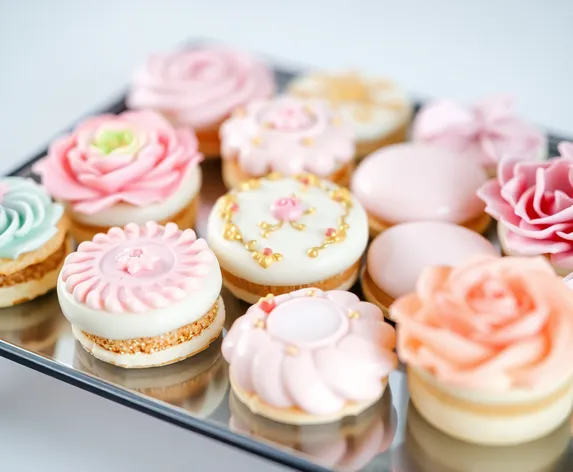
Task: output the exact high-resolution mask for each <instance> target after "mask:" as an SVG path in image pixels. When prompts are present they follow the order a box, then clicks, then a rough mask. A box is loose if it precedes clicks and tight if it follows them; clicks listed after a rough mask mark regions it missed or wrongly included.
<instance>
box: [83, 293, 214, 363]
mask: <svg viewBox="0 0 573 472" xmlns="http://www.w3.org/2000/svg"><path fill="white" fill-rule="evenodd" d="M218 311H219V305H218V303H215V304H214V305H213V306H212V307H211V309H210V310H209V311H208V312H207V313H206V314H205V315H203V317H202V318H200V319H198V320H197V321H195V322H194V323H191V324H188V325H185V326H182V327H181V328H179V329H176V330H174V331H170V332H168V333H165V334H162V335H160V336H155V337H152V338H134V339H125V340H114V339H107V338H102V337H100V336H96V335H94V334H90V333H86V332H85V331H82V333H83V334H84V336H85V337H87V338H88V339H89V340H90V341H92V342H94V343H95V344H97V345H98V346H99V347H101V348H103V349H105V350H106V351H110V352H115V353H116V354H137V353H143V354H151V353H153V352H159V351H163V350H165V349H168V348H170V347H173V346H177V345H179V344H183V343H184V342H187V341H190V340H191V339H192V338H193V337H195V336H198V335H199V334H201V333H202V332H203V330H205V329H206V328H207V327H208V326H209V325H210V324H211V323H212V322H213V320H214V319H215V317H216V316H217V312H218Z"/></svg>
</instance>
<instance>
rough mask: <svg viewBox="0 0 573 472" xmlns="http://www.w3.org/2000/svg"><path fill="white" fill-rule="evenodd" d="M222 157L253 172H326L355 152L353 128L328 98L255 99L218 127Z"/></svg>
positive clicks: (322, 173)
mask: <svg viewBox="0 0 573 472" xmlns="http://www.w3.org/2000/svg"><path fill="white" fill-rule="evenodd" d="M220 135H221V149H222V157H223V158H226V159H229V158H233V159H237V161H238V163H239V165H240V166H241V168H242V169H243V170H244V171H246V172H247V173H248V174H249V175H252V176H261V175H264V174H267V173H268V172H271V171H278V172H281V173H283V174H286V175H294V174H299V173H302V172H312V173H314V174H317V175H319V176H321V177H327V176H329V175H330V174H332V173H333V172H334V171H335V170H337V169H338V168H339V167H340V166H342V165H344V164H345V163H347V162H350V161H351V160H352V159H353V158H354V152H355V144H354V132H353V131H352V129H351V128H350V127H349V126H347V125H346V124H345V123H343V122H342V121H341V119H340V117H339V116H338V115H337V113H335V111H334V110H333V109H332V108H331V107H330V106H329V105H328V104H327V103H326V102H323V101H321V100H316V99H302V98H295V97H289V96H282V97H277V98H275V99H273V100H270V101H269V100H257V101H254V102H251V103H250V104H249V105H247V107H245V109H244V110H242V111H241V112H240V113H235V114H233V116H232V117H231V118H229V119H228V120H227V121H226V122H225V123H223V126H221V130H220Z"/></svg>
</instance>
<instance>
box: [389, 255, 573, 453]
mask: <svg viewBox="0 0 573 472" xmlns="http://www.w3.org/2000/svg"><path fill="white" fill-rule="evenodd" d="M391 316H392V318H393V319H394V320H395V321H396V324H397V349H398V354H399V356H400V359H401V360H402V361H403V362H405V363H406V364H407V365H408V375H409V381H410V394H411V398H412V401H413V402H414V405H415V406H416V408H417V409H418V411H419V412H420V413H421V414H422V416H424V417H425V418H426V419H427V420H428V421H429V422H430V423H432V424H433V425H434V426H436V427H437V428H438V429H441V430H442V431H444V432H446V433H448V434H450V435H453V436H454V437H457V438H459V439H462V440H467V441H470V442H477V443H482V444H492V445H493V444H498V445H501V444H512V443H521V442H526V441H530V440H533V439H536V438H538V437H541V436H543V435H545V434H547V433H549V432H551V431H553V430H554V429H556V428H557V427H558V426H559V424H561V422H562V421H564V420H565V418H566V417H568V415H569V414H570V410H571V405H572V404H573V382H572V377H573V366H572V365H571V363H570V362H569V360H570V359H571V357H572V355H573V297H571V291H570V289H569V288H568V287H567V285H566V284H565V283H564V282H563V280H562V279H560V278H559V277H558V276H556V274H555V273H554V271H553V270H552V269H551V267H550V265H549V264H548V263H547V262H546V261H545V260H544V259H543V258H531V259H529V258H517V257H505V258H489V257H483V258H477V259H475V260H473V261H471V262H469V263H468V264H466V265H464V266H461V267H458V268H453V269H452V268H448V267H432V268H428V269H426V270H425V271H424V272H423V273H422V275H421V277H420V279H419V281H418V285H417V288H416V292H415V293H411V294H408V295H405V296H404V297H402V298H400V299H398V300H397V301H396V302H395V303H394V304H393V305H392V307H391Z"/></svg>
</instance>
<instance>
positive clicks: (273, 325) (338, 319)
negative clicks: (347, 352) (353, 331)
mask: <svg viewBox="0 0 573 472" xmlns="http://www.w3.org/2000/svg"><path fill="white" fill-rule="evenodd" d="M347 328H348V318H347V316H346V314H345V313H344V310H342V309H341V308H340V307H339V306H338V305H337V304H336V303H333V302H332V301H330V300H325V299H320V298H316V299H314V298H301V299H294V300H289V301H286V302H284V303H281V304H280V305H278V306H277V307H276V308H275V309H274V310H273V311H272V312H271V314H270V315H269V317H268V319H267V330H268V332H269V334H271V336H275V337H277V338H279V339H281V340H283V341H285V342H287V343H292V344H295V345H302V346H306V347H310V346H313V347H315V346H317V345H320V344H325V343H329V342H331V340H332V339H333V338H338V337H340V336H342V335H343V334H344V333H345V332H346V331H347Z"/></svg>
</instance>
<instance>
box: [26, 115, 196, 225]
mask: <svg viewBox="0 0 573 472" xmlns="http://www.w3.org/2000/svg"><path fill="white" fill-rule="evenodd" d="M106 136H107V138H106ZM122 136H128V138H125V139H128V141H126V142H125V143H124V142H118V141H117V140H118V139H122ZM197 146H198V144H197V139H196V137H195V135H194V134H193V133H192V132H191V131H190V130H188V129H175V128H173V126H171V124H170V123H169V122H168V121H167V120H166V119H165V118H163V117H161V116H160V115H158V114H157V113H154V112H151V111H139V112H125V113H121V114H119V115H99V116H95V117H93V118H89V119H87V120H86V121H84V122H83V123H82V124H80V125H79V126H78V127H77V128H76V129H75V130H74V131H73V132H72V133H71V134H68V135H65V136H63V137H61V138H59V139H57V140H55V141H54V142H53V143H52V145H51V146H50V149H49V151H48V155H47V156H46V157H45V158H44V159H42V160H41V161H40V162H38V164H36V165H35V166H34V171H35V172H37V173H39V174H41V176H42V183H43V184H44V186H45V187H46V188H47V189H48V191H49V192H50V193H51V194H52V196H54V197H55V198H56V199H58V200H62V201H65V202H67V203H70V204H71V205H72V207H73V209H74V211H76V212H80V213H85V214H93V213H97V212H99V211H101V210H104V209H106V208H110V207H112V206H114V205H116V204H118V203H128V204H131V205H137V206H145V205H150V204H152V203H158V202H162V201H164V200H165V199H166V198H168V197H169V196H171V195H172V194H173V193H174V192H175V191H176V190H178V188H179V186H180V185H181V183H182V181H183V180H184V179H185V177H187V176H188V175H189V173H190V172H194V171H195V169H196V167H197V165H198V163H199V162H200V161H201V160H202V159H203V156H202V155H201V154H200V153H199V152H198V147H197Z"/></svg>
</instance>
